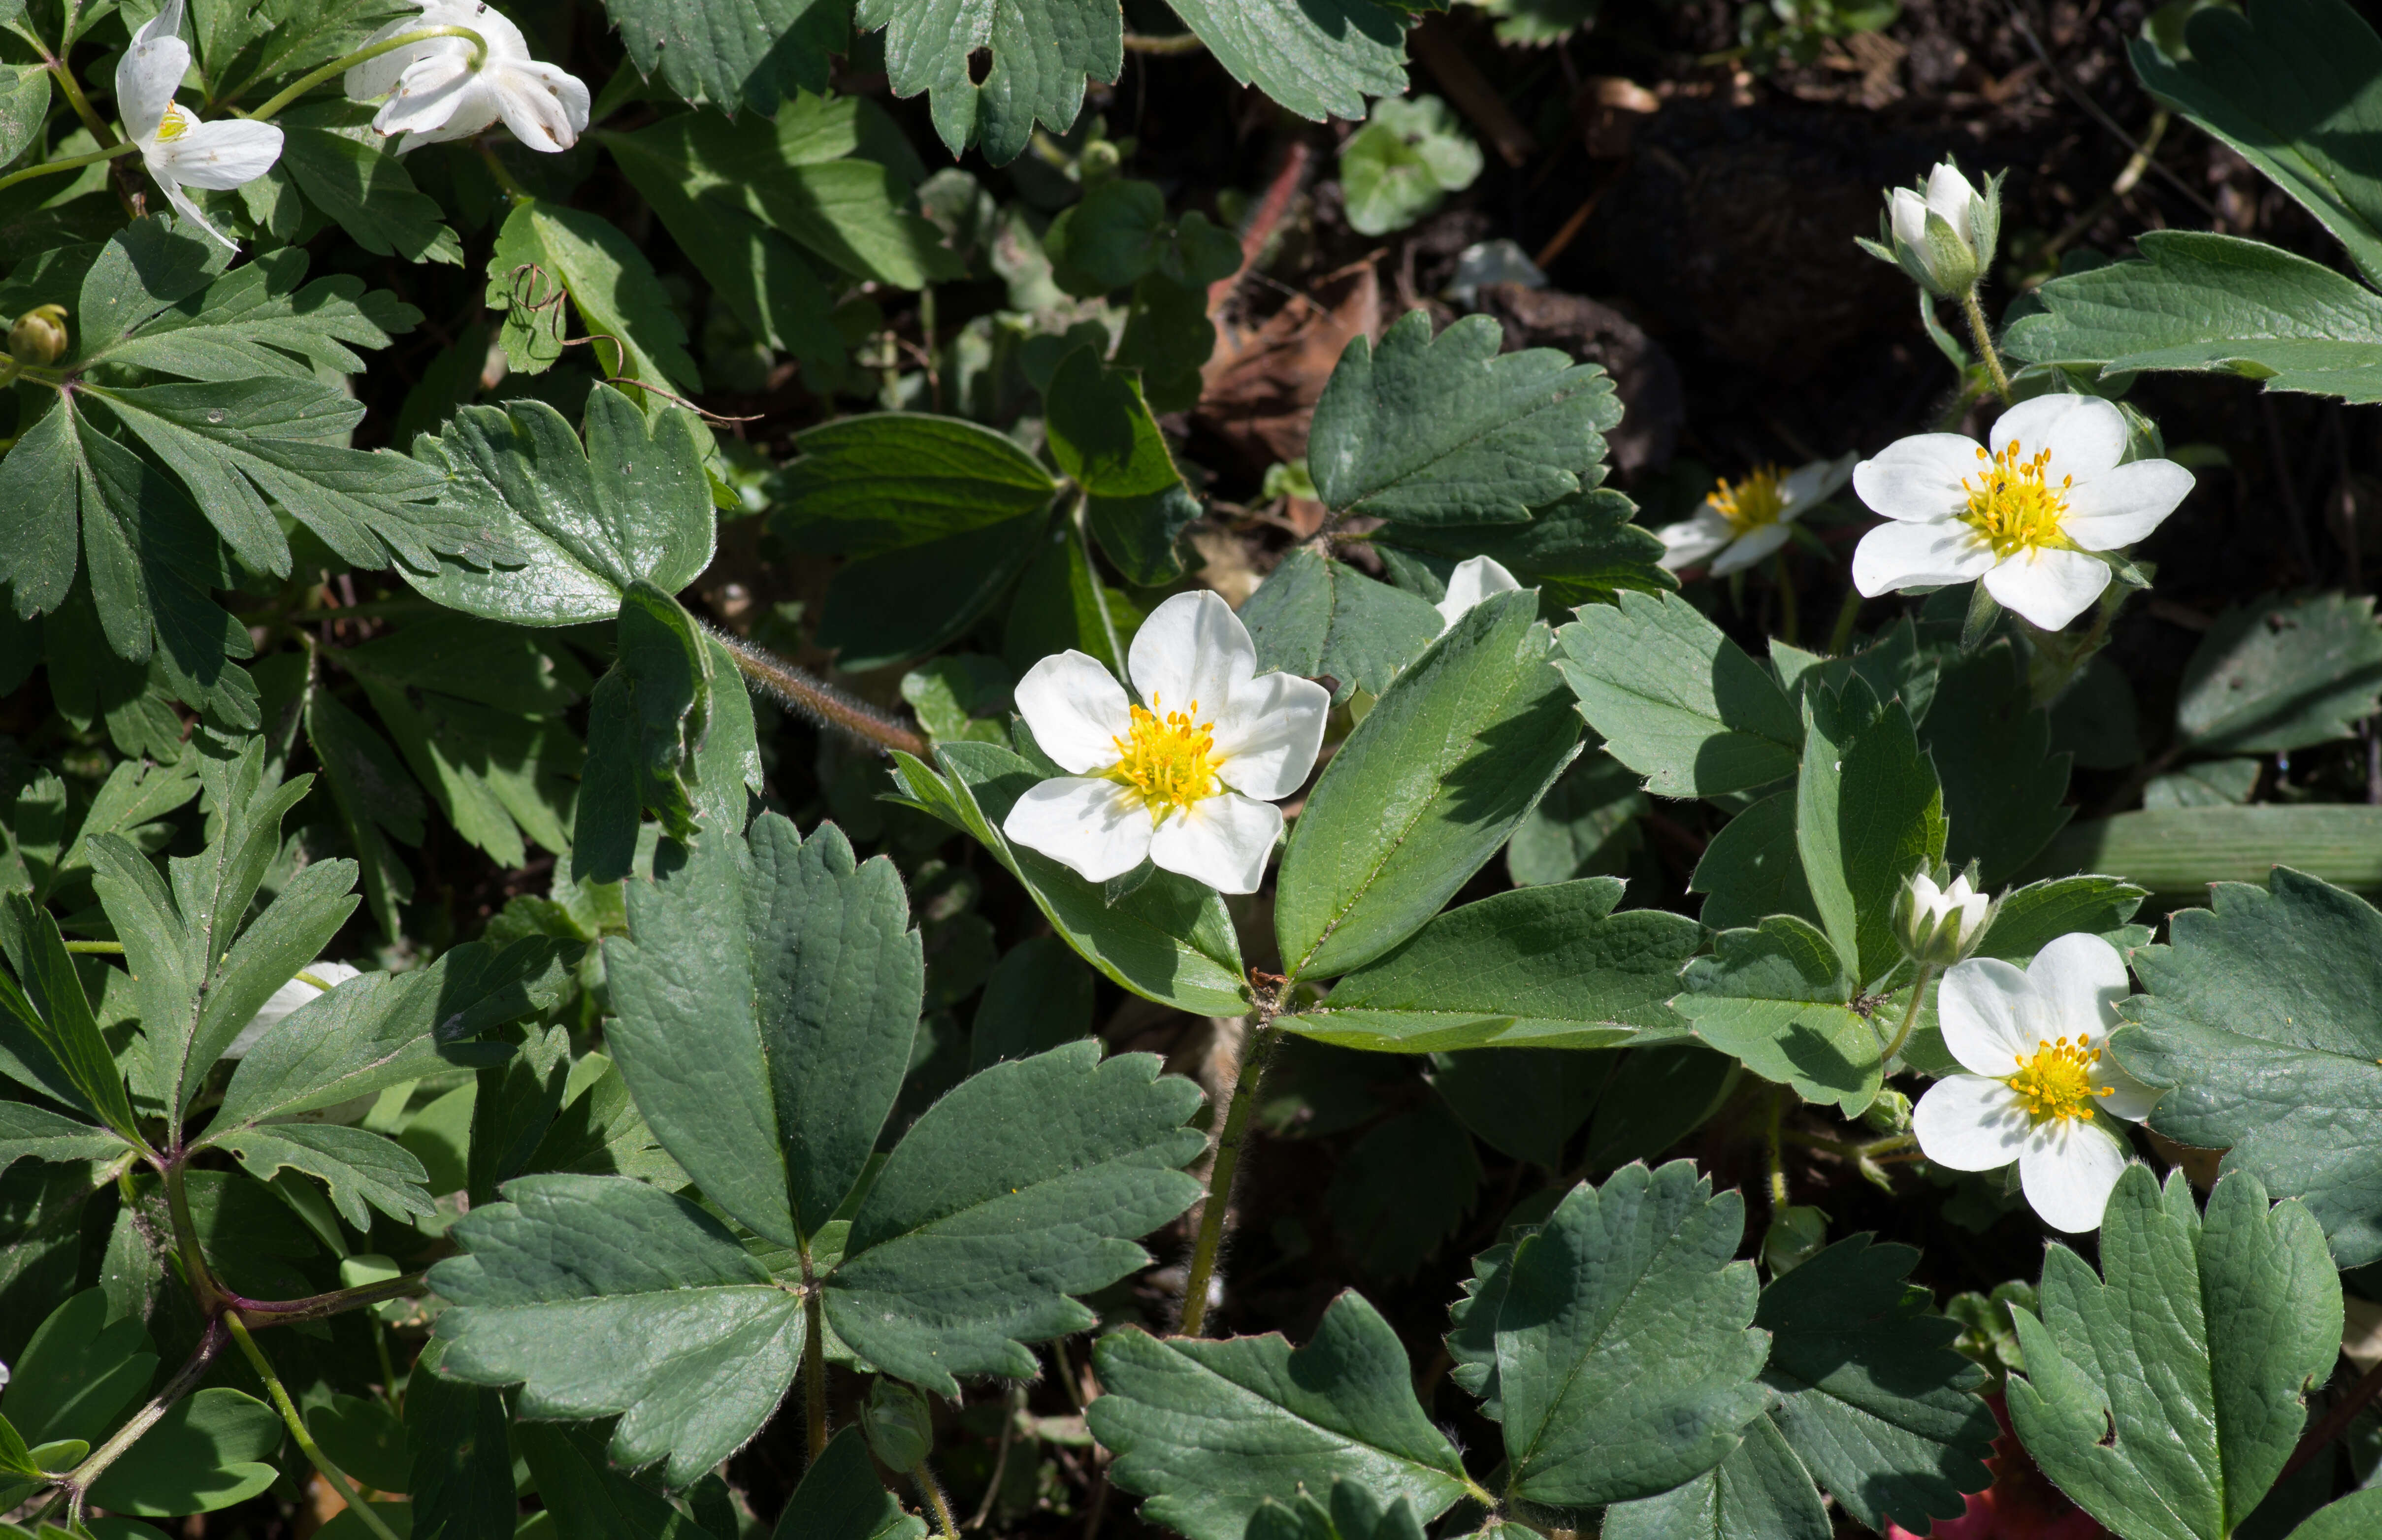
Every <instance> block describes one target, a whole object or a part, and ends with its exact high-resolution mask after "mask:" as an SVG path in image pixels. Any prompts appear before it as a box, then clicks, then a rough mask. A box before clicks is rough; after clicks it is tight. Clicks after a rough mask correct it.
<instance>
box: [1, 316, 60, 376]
mask: <svg viewBox="0 0 2382 1540" xmlns="http://www.w3.org/2000/svg"><path fill="white" fill-rule="evenodd" d="M66 351H67V307H66V306H64V305H36V306H34V307H33V308H32V309H31V310H29V311H27V312H25V314H22V315H19V316H18V317H17V324H16V325H15V326H10V327H9V328H8V356H9V357H10V358H13V359H15V360H16V361H17V362H18V363H34V364H50V363H56V362H57V361H58V360H59V359H61V358H63V357H65V356H66Z"/></svg>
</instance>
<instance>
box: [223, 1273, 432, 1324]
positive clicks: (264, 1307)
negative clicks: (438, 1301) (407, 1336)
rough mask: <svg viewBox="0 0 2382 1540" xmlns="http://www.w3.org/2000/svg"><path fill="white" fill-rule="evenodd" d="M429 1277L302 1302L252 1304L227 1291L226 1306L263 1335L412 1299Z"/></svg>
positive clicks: (336, 1291)
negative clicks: (266, 1330)
mask: <svg viewBox="0 0 2382 1540" xmlns="http://www.w3.org/2000/svg"><path fill="white" fill-rule="evenodd" d="M427 1276H428V1274H426V1273H407V1274H405V1275H402V1276H399V1277H395V1278H383V1279H382V1280H381V1281H380V1282H378V1283H369V1284H358V1285H357V1286H356V1287H353V1288H339V1289H334V1290H332V1291H331V1292H330V1293H328V1294H310V1295H308V1296H307V1297H306V1298H305V1299H302V1300H252V1299H250V1298H248V1297H247V1296H246V1295H243V1294H233V1293H230V1292H228V1291H224V1302H225V1303H226V1304H227V1306H229V1307H230V1310H231V1312H232V1313H233V1314H235V1315H238V1316H239V1317H240V1318H241V1319H242V1320H244V1321H245V1320H248V1318H250V1317H254V1318H255V1319H254V1320H253V1322H252V1324H253V1325H254V1327H255V1328H256V1329H257V1330H259V1331H262V1330H264V1328H265V1327H267V1326H287V1325H292V1324H296V1323H298V1322H301V1321H320V1320H323V1319H324V1318H325V1317H326V1316H332V1315H344V1314H346V1313H347V1312H350V1311H351V1310H362V1308H363V1307H364V1306H366V1305H377V1304H384V1303H386V1302H387V1301H388V1300H404V1299H410V1298H411V1297H412V1296H413V1295H415V1294H417V1293H420V1292H421V1290H422V1285H423V1280H424V1278H426V1277H427Z"/></svg>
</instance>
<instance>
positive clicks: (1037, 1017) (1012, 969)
mask: <svg viewBox="0 0 2382 1540" xmlns="http://www.w3.org/2000/svg"><path fill="white" fill-rule="evenodd" d="M1092 984H1093V979H1092V975H1091V972H1090V970H1089V969H1087V968H1086V967H1084V965H1083V962H1082V961H1081V960H1080V959H1079V958H1077V957H1076V955H1074V951H1073V950H1072V949H1071V948H1069V946H1068V945H1067V943H1066V942H1063V941H1062V940H1060V939H1059V938H1058V937H1056V936H1029V937H1027V938H1026V939H1025V940H1024V941H1022V942H1018V943H1017V944H1016V945H1015V946H1013V947H1011V948H1010V949H1009V951H1008V952H1007V953H1005V954H1004V955H1002V956H1001V961H1000V962H998V963H996V964H994V965H993V969H992V974H991V976H990V977H989V978H988V979H986V980H985V984H984V995H983V998H982V999H980V1000H978V1001H977V1003H976V1019H975V1021H974V1022H973V1023H972V1024H971V1026H970V1028H969V1030H968V1071H969V1073H971V1074H973V1073H975V1072H976V1070H979V1069H982V1068H984V1067H985V1066H987V1065H991V1064H997V1063H999V1062H1000V1061H1001V1060H1003V1059H1024V1058H1030V1057H1032V1056H1033V1055H1034V1054H1036V1053H1042V1052H1044V1051H1045V1050H1047V1049H1051V1048H1057V1047H1059V1046H1060V1045H1062V1043H1070V1042H1074V1041H1075V1040H1076V1039H1078V1038H1085V1037H1089V1036H1091V1035H1092Z"/></svg>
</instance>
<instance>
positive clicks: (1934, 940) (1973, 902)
mask: <svg viewBox="0 0 2382 1540" xmlns="http://www.w3.org/2000/svg"><path fill="white" fill-rule="evenodd" d="M1993 907H1994V906H1993V900H1992V899H1990V898H1988V897H1986V896H1985V895H1984V894H1983V893H1978V892H1976V891H1975V890H1974V889H1973V888H1971V886H1970V885H1969V878H1968V874H1967V873H1965V872H1963V873H1962V874H1961V875H1959V876H1958V877H1955V878H1953V879H1952V885H1951V886H1950V887H1947V888H1939V887H1937V886H1936V885H1935V880H1934V878H1933V877H1931V876H1929V875H1928V874H1927V873H1926V872H1923V871H1922V872H1917V873H1914V874H1913V875H1912V877H1911V879H1910V881H1908V882H1906V883H1904V884H1903V888H1902V892H1900V893H1897V894H1896V895H1895V899H1894V936H1895V940H1897V941H1898V942H1901V943H1902V950H1903V953H1904V955H1907V956H1909V958H1910V960H1911V961H1912V962H1915V963H1930V964H1933V965H1934V966H1935V967H1950V966H1951V965H1952V964H1954V963H1957V962H1958V961H1959V960H1960V959H1961V958H1963V957H1965V956H1967V955H1969V954H1970V953H1971V951H1973V950H1974V949H1975V947H1976V944H1977V938H1978V937H1980V936H1982V935H1983V934H1984V930H1985V921H1986V920H1987V919H1988V918H1992V914H1993Z"/></svg>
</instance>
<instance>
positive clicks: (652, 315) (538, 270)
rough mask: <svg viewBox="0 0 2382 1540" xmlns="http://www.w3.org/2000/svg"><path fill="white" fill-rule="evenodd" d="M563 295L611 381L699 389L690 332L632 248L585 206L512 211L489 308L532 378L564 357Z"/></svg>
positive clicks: (491, 273) (502, 233)
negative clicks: (688, 338)
mask: <svg viewBox="0 0 2382 1540" xmlns="http://www.w3.org/2000/svg"><path fill="white" fill-rule="evenodd" d="M566 295H567V296H568V298H569V301H570V303H571V308H573V309H575V310H576V311H578V313H579V322H580V325H581V326H583V328H585V330H586V333H587V335H588V337H589V338H590V339H595V340H594V341H593V342H592V343H591V346H590V348H589V351H591V352H593V353H594V354H595V364H596V367H597V369H598V370H599V371H600V372H601V373H602V374H603V375H605V376H607V377H608V378H618V379H623V380H626V381H629V382H631V383H630V384H629V386H628V387H627V388H631V389H633V388H635V386H636V383H637V382H643V383H645V384H647V385H657V386H663V387H666V388H669V389H671V390H674V391H677V392H678V393H680V394H681V395H683V394H686V393H687V392H690V391H693V390H694V389H697V388H700V385H701V382H702V376H701V375H700V374H699V373H698V372H697V371H696V369H695V366H694V359H692V358H690V357H688V356H687V351H686V328H685V326H683V325H681V322H680V321H679V318H678V313H677V312H675V311H673V310H672V309H671V308H670V304H669V295H668V294H667V293H665V292H664V291H663V290H662V285H661V279H660V278H659V277H657V276H656V275H655V273H654V265H653V263H652V262H650V261H649V260H647V258H646V256H645V253H644V252H642V251H640V250H639V249H638V248H637V244H636V242H634V241H632V240H630V239H629V238H628V236H626V235H625V234H623V233H622V232H621V230H620V227H619V226H617V225H614V224H613V223H612V222H611V221H610V220H608V219H606V218H604V217H603V216H600V215H596V214H592V213H589V212H588V211H586V210H584V209H575V208H564V207H561V206H560V205H559V204H555V203H542V202H540V201H538V200H536V199H534V198H533V199H527V200H524V201H522V202H521V203H516V204H514V205H513V211H512V213H511V214H510V215H508V216H506V217H505V224H504V228H503V229H501V230H499V231H498V232H497V244H496V250H495V251H494V252H493V253H490V255H489V257H488V290H487V304H488V308H489V309H491V310H496V311H501V312H503V313H504V332H503V341H504V347H505V356H506V357H507V358H508V359H510V361H511V363H512V366H513V367H514V368H515V369H517V370H520V371H521V372H522V373H523V374H531V375H534V374H538V373H541V372H542V371H544V370H546V369H548V368H550V367H552V366H553V364H554V362H555V360H556V359H558V358H559V357H561V356H562V341H563V335H562V319H563V318H562V303H563V300H564V298H565V296H566ZM649 404H650V405H653V406H658V405H660V404H661V402H660V400H659V399H655V400H652V401H650V402H649Z"/></svg>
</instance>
